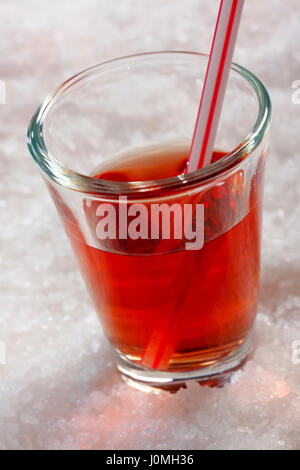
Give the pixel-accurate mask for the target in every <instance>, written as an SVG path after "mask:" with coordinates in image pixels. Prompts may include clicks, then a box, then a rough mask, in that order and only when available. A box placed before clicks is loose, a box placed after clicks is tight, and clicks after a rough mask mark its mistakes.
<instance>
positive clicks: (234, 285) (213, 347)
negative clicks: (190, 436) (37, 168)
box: [52, 150, 264, 371]
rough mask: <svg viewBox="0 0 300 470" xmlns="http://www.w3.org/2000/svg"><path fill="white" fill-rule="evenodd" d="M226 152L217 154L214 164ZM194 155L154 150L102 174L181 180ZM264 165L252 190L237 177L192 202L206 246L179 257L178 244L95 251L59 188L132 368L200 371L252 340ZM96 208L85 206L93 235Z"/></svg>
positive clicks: (79, 252) (92, 287) (69, 224)
mask: <svg viewBox="0 0 300 470" xmlns="http://www.w3.org/2000/svg"><path fill="white" fill-rule="evenodd" d="M223 155H224V154H222V153H219V152H216V153H215V154H214V161H215V160H218V159H219V158H221V157H222V156H223ZM187 156H188V150H184V151H180V152H179V151H177V152H174V151H172V150H169V151H163V152H162V151H160V152H156V153H155V152H154V153H153V152H152V153H151V152H150V154H149V155H148V156H147V155H146V154H144V155H142V156H141V155H140V156H139V157H134V158H133V159H131V160H130V159H128V160H122V163H118V165H115V166H113V165H111V167H110V168H109V169H107V170H106V171H105V172H103V173H100V174H99V173H98V174H97V177H99V178H101V179H108V180H115V181H138V180H140V181H141V180H150V179H156V180H157V179H160V178H166V177H170V176H175V175H178V174H180V173H182V172H183V170H184V168H185V164H186V161H187ZM141 157H142V158H141ZM263 161H264V159H262V160H261V162H262V163H261V164H259V167H258V170H257V171H256V173H255V175H254V176H253V178H252V180H251V182H250V183H249V191H245V187H244V185H245V184H246V183H245V181H246V178H244V175H243V170H240V171H239V172H236V173H234V174H233V175H232V176H231V177H230V178H229V179H228V180H227V181H226V183H225V184H222V185H220V186H218V185H216V186H215V187H213V188H212V189H211V190H210V191H209V192H203V191H202V192H201V193H198V194H197V197H196V200H194V203H197V202H199V201H200V202H202V203H204V205H205V225H204V230H205V244H204V246H203V248H202V249H200V250H195V251H194V250H193V251H188V250H184V249H180V250H179V251H178V250H177V251H176V250H175V249H174V246H175V245H174V240H172V239H170V240H151V239H149V240H135V241H134V240H113V241H110V242H107V243H108V244H107V250H106V249H103V246H102V249H98V248H95V247H93V246H89V245H88V244H86V243H85V241H84V238H83V236H82V233H81V230H80V228H79V225H78V224H77V221H76V219H75V218H74V216H73V215H72V213H71V212H70V210H68V209H66V207H64V208H62V206H61V202H60V201H59V200H58V198H57V195H55V194H54V193H53V191H52V194H53V196H54V199H55V202H56V203H57V204H58V205H59V206H60V207H59V212H60V214H61V215H62V216H63V217H62V218H63V222H64V225H65V228H66V231H67V233H68V235H69V237H70V240H71V243H72V245H73V248H74V251H75V253H76V256H77V258H78V261H79V264H80V267H81V271H82V273H83V276H84V279H85V282H86V284H87V286H88V288H89V291H90V294H91V296H92V298H93V300H94V303H95V306H96V309H97V312H98V314H99V316H100V319H101V323H102V325H103V327H104V329H105V332H106V335H107V336H108V338H109V339H110V341H111V343H112V344H113V345H114V346H115V347H116V348H117V349H118V350H119V351H120V352H121V353H122V354H123V355H124V356H125V357H126V358H127V359H129V360H130V361H131V362H134V363H136V364H140V365H143V366H146V367H150V368H159V369H160V370H168V371H184V370H192V369H195V368H197V369H199V368H201V367H207V366H208V365H210V364H213V363H215V362H217V361H220V360H222V359H224V358H225V357H226V356H228V355H230V354H231V353H232V352H234V351H235V350H237V349H238V348H239V347H241V346H242V345H243V343H244V341H245V340H246V339H247V335H248V333H249V331H250V330H251V327H252V323H253V320H254V317H255V314H256V306H257V294H258V278H259V264H260V262H259V257H260V255H259V253H260V247H259V245H260V219H261V192H262V173H263ZM93 204H94V202H93V203H92V204H89V206H88V207H85V211H86V217H87V218H88V219H89V221H90V222H89V223H90V224H91V230H94V228H93V227H92V219H93V216H94V215H95V211H96V207H95V206H94V205H93ZM245 208H246V209H245ZM239 214H245V216H243V217H242V218H241V217H239ZM240 219H241V220H240ZM235 221H238V223H235ZM162 243H163V252H162V253H160V251H161V250H159V249H158V248H159V247H160V246H162V245H160V244H162ZM176 243H177V245H176V246H177V247H178V241H177V242H176ZM112 251H115V252H112Z"/></svg>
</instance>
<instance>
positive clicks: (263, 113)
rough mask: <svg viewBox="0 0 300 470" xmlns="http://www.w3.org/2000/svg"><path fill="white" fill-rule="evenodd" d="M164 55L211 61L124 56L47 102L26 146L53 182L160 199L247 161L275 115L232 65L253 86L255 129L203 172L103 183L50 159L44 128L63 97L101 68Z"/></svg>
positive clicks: (255, 82)
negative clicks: (54, 106)
mask: <svg viewBox="0 0 300 470" xmlns="http://www.w3.org/2000/svg"><path fill="white" fill-rule="evenodd" d="M163 55H166V56H168V55H169V56H172V55H173V56H179V55H182V56H185V57H186V56H190V57H192V56H196V57H206V58H208V57H209V55H208V54H203V53H198V52H187V51H154V52H145V53H141V54H133V55H128V56H123V57H119V58H116V59H112V60H108V61H105V62H101V63H99V64H96V65H94V66H92V67H89V68H87V69H85V70H83V71H81V72H79V73H77V74H76V75H73V76H72V77H71V78H69V79H68V80H66V81H64V82H63V83H62V84H61V85H60V86H59V87H58V88H56V89H55V90H54V91H53V92H52V93H50V94H49V95H48V96H47V97H46V98H45V100H44V101H43V102H42V103H41V105H40V106H39V108H38V109H37V111H36V113H35V114H34V115H33V117H32V119H31V121H30V123H29V127H28V132H27V145H28V149H29V152H30V154H31V156H32V158H33V160H34V161H35V163H36V164H37V165H38V167H39V169H40V170H41V171H42V172H43V173H44V174H45V175H46V176H47V177H48V178H49V179H50V180H52V181H54V182H55V183H57V184H59V185H61V186H64V187H66V188H68V189H72V190H75V191H79V192H83V193H92V194H98V195H103V196H111V197H115V196H120V195H122V196H129V197H130V196H131V197H132V196H135V197H151V196H156V195H157V194H160V195H161V194H162V193H164V192H167V193H168V192H173V191H178V190H185V191H186V190H188V189H190V188H194V187H195V186H197V185H200V184H201V185H202V184H206V183H207V182H209V181H210V180H212V179H213V178H215V177H217V176H223V175H224V174H226V173H227V172H228V171H229V170H230V169H232V167H234V168H235V167H236V166H237V165H238V164H239V163H240V162H241V161H242V160H244V159H245V158H246V157H247V155H249V154H250V153H252V152H253V151H254V150H255V149H256V147H257V146H258V145H259V144H260V142H261V141H262V140H263V138H264V136H265V135H266V134H267V132H268V130H269V127H270V123H271V114H272V106H271V101H270V97H269V94H268V92H267V90H266V88H265V86H264V85H263V83H262V82H261V81H260V80H259V79H258V78H257V77H256V76H255V75H254V74H253V73H252V72H250V71H249V70H247V69H246V68H244V67H242V66H241V65H238V64H236V63H232V66H231V70H233V71H235V72H237V73H239V74H240V75H241V76H242V77H243V78H245V79H246V80H247V82H248V83H249V84H250V85H251V86H252V89H253V90H254V92H255V95H256V97H257V99H258V105H259V109H258V114H257V117H256V121H255V123H254V126H253V128H252V129H251V131H250V132H249V134H248V135H247V136H246V138H245V139H244V140H243V141H242V142H241V143H240V144H239V145H238V146H237V147H235V148H234V149H233V150H232V151H231V152H229V153H228V154H226V155H225V156H224V157H223V158H221V159H220V160H218V161H216V162H215V163H212V164H210V165H208V166H206V167H204V168H201V169H200V170H196V171H193V172H191V173H188V174H184V175H179V176H174V177H171V178H164V179H159V180H149V181H132V182H121V181H109V180H101V179H99V178H94V177H92V176H87V175H84V174H81V173H79V172H76V171H74V170H72V169H70V168H67V167H65V166H64V165H62V164H61V163H60V162H59V161H58V160H56V158H55V157H54V156H53V155H51V153H50V152H49V151H48V149H47V146H46V144H45V141H44V135H43V127H44V122H45V119H46V116H47V113H48V111H49V109H50V108H51V106H52V104H53V103H54V102H55V101H56V100H57V99H59V97H60V96H61V95H62V94H63V93H65V92H66V91H67V90H68V89H69V88H71V87H72V86H73V85H75V84H76V83H78V82H80V81H81V80H83V79H85V78H87V77H89V76H91V75H92V74H94V73H98V72H99V70H100V69H101V68H103V70H107V67H110V65H113V64H115V63H116V62H118V63H120V64H121V63H123V64H124V66H125V67H126V63H127V62H130V61H132V60H136V59H140V58H144V59H146V58H148V57H149V58H150V59H151V58H153V57H158V56H163ZM127 65H128V64H127Z"/></svg>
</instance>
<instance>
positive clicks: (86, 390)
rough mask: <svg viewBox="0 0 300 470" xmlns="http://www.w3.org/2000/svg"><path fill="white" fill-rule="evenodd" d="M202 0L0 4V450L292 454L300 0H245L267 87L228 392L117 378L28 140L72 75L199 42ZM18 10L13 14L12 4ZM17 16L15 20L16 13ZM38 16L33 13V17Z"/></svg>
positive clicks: (297, 411) (240, 51)
mask: <svg viewBox="0 0 300 470" xmlns="http://www.w3.org/2000/svg"><path fill="white" fill-rule="evenodd" d="M218 3H219V2H217V0H216V1H213V2H212V1H211V0H186V1H185V2H182V1H181V0H172V2H170V1H169V0H152V1H151V2H149V1H147V0H139V1H138V2H137V1H136V0H123V1H122V2H107V1H105V0H101V1H99V0H77V1H76V2H74V1H71V0H64V1H63V2H62V1H58V0H53V1H52V2H51V5H50V4H49V5H48V6H47V7H46V8H45V6H44V5H43V2H39V1H38V0H27V2H26V7H23V8H22V7H20V6H19V2H10V1H3V2H1V4H0V15H1V19H2V31H1V32H2V38H3V40H1V43H0V51H1V57H2V68H1V77H0V78H1V80H4V81H5V82H6V85H7V86H6V89H7V100H6V101H7V103H6V104H5V105H0V113H1V129H0V135H1V139H0V153H1V159H0V168H1V172H0V178H1V185H0V211H1V212H0V217H1V220H0V262H1V270H0V286H1V290H0V305H1V328H0V341H2V342H4V344H5V346H6V356H7V363H6V364H5V365H2V364H0V449H14V448H15V449H32V448H33V449H198V448H199V449H297V448H298V449H299V448H300V365H296V364H293V362H292V344H293V342H294V341H296V340H300V252H299V246H300V204H299V200H300V189H299V177H300V163H299V162H300V142H299V125H298V124H299V119H300V105H295V104H293V103H292V99H291V95H292V91H293V90H292V87H291V85H292V82H293V81H294V80H297V79H298V80H299V79H300V71H299V60H300V56H299V50H300V41H299V20H298V17H297V15H296V14H295V12H296V11H299V1H298V0H286V1H285V2H282V1H279V0H265V1H263V2H262V1H260V0H251V2H246V6H245V12H244V17H243V20H242V24H241V30H240V36H239V42H238V47H237V50H236V55H235V60H236V61H237V62H241V63H242V64H243V65H245V66H246V67H248V68H250V69H251V70H252V71H253V72H255V73H256V74H257V75H258V76H259V77H260V78H261V79H262V80H263V81H264V82H265V83H266V85H267V87H268V89H269V91H270V94H271V98H272V101H273V108H274V119H273V127H272V135H271V145H270V150H269V157H268V165H267V171H266V186H265V210H264V231H263V247H262V277H261V297H260V299H261V300H260V305H259V313H258V317H257V324H256V350H255V355H254V357H253V359H252V360H251V361H249V362H248V364H247V365H246V366H245V368H244V370H243V371H239V372H237V373H236V374H235V375H234V376H233V377H232V380H231V383H230V384H228V385H227V386H225V387H224V388H222V389H210V388H207V387H201V386H199V385H197V384H190V385H188V388H187V389H182V390H180V391H178V393H176V394H174V395H169V394H168V393H166V392H160V393H157V394H153V393H147V394H143V393H141V392H139V391H137V390H134V389H132V388H129V387H128V386H127V385H125V384H124V383H123V382H122V381H121V380H120V378H119V376H118V374H117V372H116V370H115V368H114V366H113V357H112V353H111V351H110V348H109V345H108V343H107V341H106V339H105V338H104V336H103V334H102V331H101V327H100V325H99V322H98V319H97V317H96V314H95V312H94V310H93V307H92V305H91V302H90V300H89V297H88V294H87V292H86V289H85V287H84V285H83V283H82V281H81V278H80V275H79V273H78V269H77V266H76V264H75V261H74V257H73V254H72V252H71V249H70V247H69V245H68V242H67V240H66V237H65V235H64V233H63V230H62V227H61V224H60V222H59V220H58V217H57V215H56V212H55V208H54V205H53V203H52V201H51V200H50V197H49V195H48V194H47V191H46V188H45V186H44V184H43V182H42V180H41V178H40V176H39V174H38V170H37V168H36V167H35V166H34V164H33V163H32V161H31V160H30V157H29V154H28V151H27V149H26V146H25V134H26V128H27V124H28V121H29V119H30V117H31V115H32V113H33V111H35V109H36V107H37V105H38V104H39V103H40V101H41V100H42V99H43V98H44V96H45V95H46V94H47V93H48V92H49V91H50V90H51V89H53V88H54V87H55V86H57V85H58V84H59V83H61V82H62V81H63V80H64V79H66V78H68V77H69V76H70V75H71V74H73V73H75V72H77V71H79V70H82V69H83V68H85V67H87V66H89V65H92V64H95V63H98V62H99V61H103V60H105V59H110V58H113V57H118V56H121V55H125V54H129V53H134V52H137V51H138V52H141V51H146V50H147V51H150V50H157V49H160V50H161V49H174V50H175V49H185V50H202V51H208V50H209V46H210V41H211V39H212V33H213V25H214V21H215V17H216V12H217V9H218ZM19 8H22V12H21V14H20V11H19V10H18V12H17V9H19ZM16 18H19V19H17V20H16ZM33 18H34V21H33Z"/></svg>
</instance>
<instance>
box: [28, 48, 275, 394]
mask: <svg viewBox="0 0 300 470" xmlns="http://www.w3.org/2000/svg"><path fill="white" fill-rule="evenodd" d="M207 64H208V56H207V55H205V54H198V53H188V52H154V53H146V54H139V55H134V56H129V57H124V58H120V59H116V60H112V61H109V62H105V63H102V64H100V65H96V66H94V67H91V68H89V69H87V70H84V71H83V72H81V73H79V74H77V75H75V76H74V77H72V78H70V79H69V80H67V81H66V82H64V83H63V84H62V85H61V86H60V87H59V88H57V89H56V90H55V91H54V92H53V93H52V94H50V95H49V96H48V97H47V98H46V99H45V100H44V102H43V103H42V104H41V106H40V107H39V109H38V110H37V112H36V114H35V115H34V117H33V118H32V120H31V122H30V125H29V129H28V147H29V150H30V153H31V155H32V157H33V159H34V161H35V162H36V163H37V165H38V167H39V169H40V171H41V174H42V176H43V178H44V180H45V182H46V185H47V186H48V188H49V190H50V194H51V196H52V198H53V200H54V203H55V205H56V208H57V211H58V213H59V216H60V218H61V220H62V222H63V225H64V228H65V230H66V233H67V235H68V237H69V240H70V242H71V245H72V247H73V249H74V253H75V256H76V258H77V260H78V263H79V266H80V270H81V273H82V276H83V279H84V280H85V282H86V285H87V288H88V290H89V292H90V295H91V297H92V299H93V302H94V305H95V309H96V311H97V314H98V315H99V318H100V322H101V324H102V327H103V329H104V332H105V334H106V336H107V338H108V339H109V341H110V343H111V345H112V348H113V350H114V353H115V357H116V365H117V367H118V369H119V371H120V372H121V375H122V376H123V377H124V378H126V379H127V380H128V381H132V382H134V383H135V384H140V385H145V384H146V385H149V386H155V387H161V388H164V387H165V388H168V387H172V386H174V387H176V386H178V384H182V383H185V382H186V381H188V380H197V381H199V382H203V383H211V384H212V383H217V384H220V383H223V381H224V380H226V379H227V378H228V377H229V376H230V373H232V371H234V370H236V369H237V368H239V367H241V366H242V364H243V363H244V362H245V361H246V359H247V357H248V356H249V354H250V351H251V345H252V337H253V324H254V320H255V315H256V310H257V299H258V287H259V268H260V235H261V215H262V196H263V174H264V165H265V155H266V149H267V142H268V138H267V136H268V130H269V126H270V120H271V104H270V99H269V96H268V93H267V90H266V88H265V87H264V85H263V84H262V83H261V82H260V80H259V79H258V78H257V77H255V76H254V75H253V74H252V73H251V72H249V71H248V70H246V69H245V68H243V67H241V66H239V65H237V64H233V65H232V68H231V72H230V77H229V81H228V86H227V91H226V96H225V102H224V106H223V111H222V116H221V120H220V125H219V131H218V135H217V141H216V145H215V149H216V150H218V151H222V152H223V153H222V158H218V159H216V161H214V162H213V163H212V164H210V165H209V166H207V167H205V168H202V169H200V170H197V171H195V172H192V173H189V174H184V173H183V172H182V171H181V172H180V171H179V169H178V171H177V172H174V173H173V174H169V173H168V169H170V168H171V167H172V164H173V162H174V161H176V162H177V160H176V159H178V157H184V156H185V157H187V155H188V148H189V145H190V143H191V140H192V136H193V130H194V125H195V120H196V116H197V110H198V104H199V100H200V96H201V91H202V87H203V81H204V77H205V72H206V68H207ZM166 156H168V158H166ZM179 160H180V159H179ZM179 160H178V161H179ZM154 161H156V170H164V171H165V173H164V172H163V173H162V174H166V175H168V176H167V177H162V178H161V177H158V178H155V177H152V176H151V177H149V178H147V175H148V174H150V173H149V169H148V166H149V164H151V162H152V163H153V162H154ZM180 161H181V160H180ZM149 162H150V163H149ZM157 162H158V163H157ZM185 162H186V160H182V161H181V163H185ZM128 165H129V166H130V165H131V167H132V168H133V171H134V170H135V165H139V168H143V165H144V166H145V175H146V179H145V178H143V179H142V178H139V180H137V181H135V180H133V181H132V180H130V178H128V177H127V178H126V171H125V170H124V168H125V169H126V168H127V169H128ZM111 168H114V171H111V172H109V170H110V169H111ZM122 168H123V170H122V171H123V173H122V171H121V169H122ZM182 169H183V167H182ZM124 171H125V177H124ZM158 173H159V172H158ZM103 174H106V177H103ZM139 174H141V173H139ZM122 175H123V176H122ZM127 176H128V175H127ZM128 179H129V180H128ZM136 204H138V205H139V206H141V205H143V207H144V208H145V209H147V210H148V209H149V210H150V209H151V208H152V207H153V206H155V205H156V207H157V205H160V204H165V206H164V207H165V208H169V209H170V208H172V207H173V205H174V204H176V205H177V208H178V207H179V208H182V209H183V208H184V206H185V205H189V206H190V207H191V211H190V212H189V214H190V215H189V217H190V220H189V223H190V227H192V226H193V227H194V229H195V227H197V223H198V221H197V220H195V213H196V207H197V206H198V207H201V208H203V212H202V219H201V227H202V238H201V240H200V241H201V244H200V245H201V246H200V245H199V246H198V248H197V246H195V245H194V246H192V244H191V243H187V242H188V241H189V240H187V237H186V235H185V234H182V236H181V237H180V236H179V237H178V236H177V237H176V236H175V235H174V234H173V235H170V236H169V237H164V236H163V235H162V231H161V230H160V229H159V230H158V231H156V236H155V237H152V238H151V237H150V238H148V239H146V238H142V237H140V238H137V237H136V238H135V239H134V238H133V239H132V238H131V239H130V237H129V236H128V233H127V234H125V235H124V233H122V234H120V231H119V230H116V231H115V232H116V233H114V236H112V237H107V238H105V237H103V236H99V231H100V229H99V227H100V225H99V224H101V220H103V219H101V217H103V216H104V215H107V214H108V212H109V211H110V210H111V208H112V211H111V214H114V215H115V217H116V220H117V219H118V221H119V216H120V213H121V212H122V211H123V213H124V210H126V211H129V210H130V208H132V206H134V205H136ZM172 220H173V219H172ZM144 221H145V217H144ZM116 223H117V225H118V224H120V221H119V222H116ZM176 223H177V222H176ZM176 223H175V215H174V220H173V222H172V224H173V225H172V224H171V225H172V227H173V229H175V228H176V227H175V226H176ZM126 224H129V222H128V220H127V222H126ZM126 224H125V225H126ZM119 228H120V227H119V226H118V227H117V229H119ZM125 228H127V226H126V227H125ZM173 231H174V230H173ZM123 232H124V226H123ZM74 289H76V285H74Z"/></svg>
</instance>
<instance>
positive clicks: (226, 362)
mask: <svg viewBox="0 0 300 470" xmlns="http://www.w3.org/2000/svg"><path fill="white" fill-rule="evenodd" d="M252 339H253V334H252V333H250V334H249V335H248V336H247V338H246V339H245V340H244V341H243V344H242V345H241V346H240V347H238V348H235V349H234V350H233V351H232V352H231V353H230V354H229V355H227V356H226V357H224V358H223V359H222V360H218V361H216V362H215V363H213V364H210V365H209V366H204V367H201V366H200V365H199V368H193V370H190V371H188V370H185V371H182V372H178V371H177V372H173V371H172V372H168V371H161V370H156V369H147V368H144V367H141V366H139V365H137V364H134V363H133V362H131V361H130V360H128V359H127V358H126V357H125V356H124V355H123V354H122V353H120V351H116V365H117V368H118V370H119V372H120V373H121V377H122V378H123V380H125V381H126V383H128V384H129V385H131V386H133V387H134V388H137V389H139V390H142V391H149V390H150V389H153V388H154V389H164V390H169V391H174V392H176V391H177V390H178V389H179V388H182V387H184V388H186V383H187V382H190V381H195V382H199V383H200V384H201V385H208V386H211V387H222V386H223V385H225V383H227V382H228V381H229V380H230V377H231V375H232V374H233V373H234V372H236V371H237V370H238V369H240V368H241V367H242V366H243V365H244V364H245V362H246V361H247V359H248V358H249V355H250V354H251V352H252V343H253V341H252Z"/></svg>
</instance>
